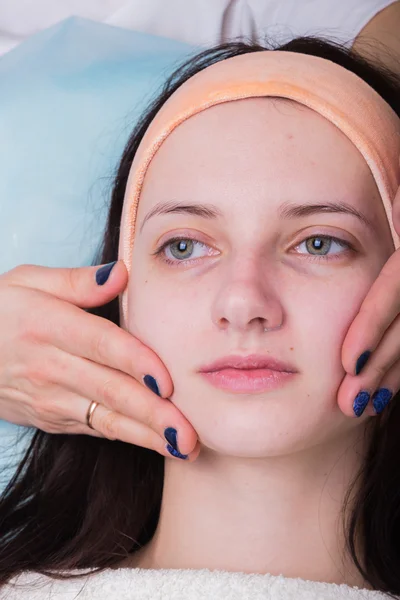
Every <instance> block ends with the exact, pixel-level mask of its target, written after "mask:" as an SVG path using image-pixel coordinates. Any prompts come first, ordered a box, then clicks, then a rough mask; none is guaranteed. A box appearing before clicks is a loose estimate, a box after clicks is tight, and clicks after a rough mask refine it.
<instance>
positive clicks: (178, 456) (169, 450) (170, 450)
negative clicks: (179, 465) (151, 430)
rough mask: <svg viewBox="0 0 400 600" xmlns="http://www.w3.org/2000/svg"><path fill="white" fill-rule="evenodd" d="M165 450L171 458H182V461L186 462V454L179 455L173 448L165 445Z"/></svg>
mask: <svg viewBox="0 0 400 600" xmlns="http://www.w3.org/2000/svg"><path fill="white" fill-rule="evenodd" d="M166 449H167V450H168V452H169V453H170V454H172V456H176V458H182V460H186V459H187V457H188V455H187V454H181V453H180V452H178V451H177V450H175V448H173V447H172V446H171V445H170V444H167V445H166Z"/></svg>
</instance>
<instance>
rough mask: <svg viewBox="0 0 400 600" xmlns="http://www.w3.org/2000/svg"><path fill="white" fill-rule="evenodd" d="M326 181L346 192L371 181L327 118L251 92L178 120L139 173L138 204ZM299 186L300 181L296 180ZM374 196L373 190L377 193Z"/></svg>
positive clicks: (320, 184) (357, 154) (357, 155)
mask: <svg viewBox="0 0 400 600" xmlns="http://www.w3.org/2000/svg"><path fill="white" fill-rule="evenodd" d="M327 181H334V182H335V185H336V186H337V187H342V188H344V187H346V188H347V190H348V192H349V193H351V192H352V191H353V192H355V191H356V189H357V190H358V193H360V186H361V187H363V188H364V190H365V191H366V190H369V193H371V190H372V191H374V193H376V194H378V190H377V188H376V185H375V181H374V179H373V177H372V174H371V172H370V170H369V168H368V165H367V164H366V162H365V160H364V158H363V156H362V155H361V153H360V152H359V151H358V149H357V148H356V147H355V146H354V144H353V143H352V142H351V141H350V140H349V139H348V138H347V136H346V135H345V134H344V133H343V132H342V131H340V129H338V128H337V127H336V126H335V125H334V124H333V123H331V122H330V121H329V120H328V119H326V118H325V117H323V116H322V115H320V114H319V113H317V112H316V111H314V110H312V109H310V108H308V107H306V106H304V105H301V104H299V103H297V102H294V101H291V100H288V99H282V98H250V99H243V100H236V101H232V102H225V103H223V104H219V105H216V106H212V107H211V108H209V109H206V110H204V111H202V112H200V113H198V114H196V115H194V116H193V117H190V118H189V119H187V120H186V121H184V122H183V123H182V124H180V125H179V126H178V127H177V128H175V130H174V131H172V133H171V134H170V135H169V136H168V137H167V138H166V140H165V141H164V142H163V144H162V145H161V147H160V148H159V150H158V151H157V153H156V155H155V156H154V157H153V160H152V162H151V163H150V165H149V168H148V171H147V173H146V176H145V180H144V185H143V189H142V194H141V199H140V202H139V210H140V209H141V205H142V206H143V204H144V203H146V204H147V203H148V202H152V199H153V198H154V201H157V200H158V199H159V196H160V194H161V195H165V194H166V193H167V192H169V193H170V194H173V195H175V194H178V195H179V194H184V195H185V196H186V197H188V196H187V195H188V194H190V195H192V194H193V193H196V191H197V192H199V193H202V192H204V193H206V194H207V193H209V187H210V186H212V189H213V191H214V195H216V196H218V195H219V194H221V193H224V190H228V189H229V190H230V191H231V192H232V191H233V188H235V189H237V190H238V192H240V188H243V187H244V186H245V187H246V189H247V191H248V192H250V189H251V187H252V186H253V185H254V184H257V185H262V186H265V188H266V189H268V190H270V192H271V194H274V195H275V194H277V193H278V192H279V190H280V191H281V192H284V193H287V194H291V193H292V192H294V189H293V188H296V187H297V189H298V192H299V193H301V189H303V190H304V188H305V187H307V186H311V187H312V188H313V189H314V190H315V192H316V193H318V189H319V187H324V186H326V182H327ZM299 186H300V187H299ZM378 197H379V194H378Z"/></svg>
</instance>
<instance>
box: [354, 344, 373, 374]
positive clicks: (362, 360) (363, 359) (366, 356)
mask: <svg viewBox="0 0 400 600" xmlns="http://www.w3.org/2000/svg"><path fill="white" fill-rule="evenodd" d="M370 356H371V351H370V350H366V351H365V352H363V353H362V354H361V356H359V358H358V360H357V364H356V375H359V374H360V373H361V371H362V369H363V368H364V367H365V365H366V363H367V360H368V359H369V357H370Z"/></svg>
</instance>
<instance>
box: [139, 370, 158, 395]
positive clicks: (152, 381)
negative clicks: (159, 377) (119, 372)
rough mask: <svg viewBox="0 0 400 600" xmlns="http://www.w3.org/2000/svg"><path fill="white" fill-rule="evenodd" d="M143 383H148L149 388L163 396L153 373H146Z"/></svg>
mask: <svg viewBox="0 0 400 600" xmlns="http://www.w3.org/2000/svg"><path fill="white" fill-rule="evenodd" d="M143 383H144V384H145V385H147V387H148V388H149V390H151V391H152V392H154V393H155V394H157V396H160V397H161V394H160V390H159V389H158V385H157V381H156V380H155V379H154V377H152V376H151V375H145V376H144V377H143Z"/></svg>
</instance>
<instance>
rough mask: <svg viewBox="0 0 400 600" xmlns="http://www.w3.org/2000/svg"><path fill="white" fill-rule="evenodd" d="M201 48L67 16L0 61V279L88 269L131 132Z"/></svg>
mask: <svg viewBox="0 0 400 600" xmlns="http://www.w3.org/2000/svg"><path fill="white" fill-rule="evenodd" d="M197 51H198V49H197V48H194V47H191V46H187V45H186V44H183V43H181V42H177V41H174V40H170V39H166V38H161V37H156V36H152V35H147V34H143V33H138V32H134V31H131V30H126V29H120V28H117V27H112V26H109V25H104V24H100V23H95V22H92V21H89V20H86V19H80V18H70V19H67V20H66V21H63V22H62V23H60V24H58V25H56V26H54V27H51V28H49V29H47V30H45V31H42V32H40V33H38V34H37V35H35V36H33V37H31V38H29V39H28V40H27V41H26V42H24V43H22V44H21V45H20V46H18V47H17V48H16V49H15V50H12V51H11V52H10V53H8V54H6V55H4V56H2V57H1V58H0V239H1V248H2V251H1V252H0V273H2V272H4V271H7V270H9V269H11V268H13V267H14V266H16V265H18V264H22V263H31V264H40V265H45V266H51V267H57V266H58V267H66V266H72V267H73V266H83V265H89V264H91V262H92V260H93V257H94V255H95V253H96V250H97V247H98V244H99V241H100V239H101V234H102V230H103V226H104V223H105V218H106V214H107V207H108V201H109V192H110V185H111V180H112V175H113V172H114V169H115V167H116V164H117V163H118V160H119V158H120V155H121V153H122V150H123V147H124V145H125V142H126V140H127V139H128V137H129V134H130V132H131V131H132V129H133V125H134V123H135V121H136V119H137V117H138V116H139V114H140V113H141V110H142V108H144V107H145V106H146V104H147V103H148V101H149V99H150V98H152V97H153V96H154V93H155V91H158V90H159V88H160V85H161V84H162V83H163V82H164V80H165V77H166V75H168V74H169V73H170V72H171V71H172V70H173V68H175V67H176V66H177V65H178V63H180V62H181V61H182V60H183V59H184V58H186V57H188V56H189V55H192V54H194V53H196V52H197ZM0 335H1V332H0ZM22 429H23V428H22ZM17 434H18V428H17V427H15V426H12V425H9V424H6V423H5V422H2V421H0V475H2V477H1V479H2V480H3V481H4V480H5V479H7V477H8V476H9V471H7V470H6V465H7V464H9V463H10V461H11V463H12V462H13V461H14V462H15V460H16V457H18V456H19V454H18V452H17V453H16V452H15V450H16V447H15V443H16V440H17ZM25 437H26V436H25ZM24 445H26V442H25V444H24V443H21V444H19V446H18V448H19V449H21V448H23V447H24ZM18 448H17V449H18ZM0 485H1V481H0Z"/></svg>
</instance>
